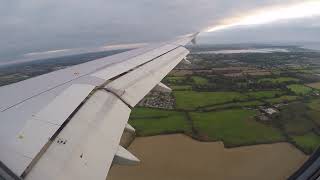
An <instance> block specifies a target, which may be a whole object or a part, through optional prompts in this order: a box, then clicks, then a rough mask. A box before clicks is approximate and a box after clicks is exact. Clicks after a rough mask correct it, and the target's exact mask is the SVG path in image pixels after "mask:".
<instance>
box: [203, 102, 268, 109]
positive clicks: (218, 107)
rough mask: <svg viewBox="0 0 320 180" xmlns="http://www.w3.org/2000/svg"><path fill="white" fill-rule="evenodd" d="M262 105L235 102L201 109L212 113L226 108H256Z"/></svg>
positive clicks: (261, 103) (258, 103)
mask: <svg viewBox="0 0 320 180" xmlns="http://www.w3.org/2000/svg"><path fill="white" fill-rule="evenodd" d="M263 104H264V103H263V102H261V101H247V102H236V103H226V104H222V105H215V106H211V107H205V108H203V109H204V110H206V111H212V110H217V109H227V108H239V107H256V106H260V105H263Z"/></svg>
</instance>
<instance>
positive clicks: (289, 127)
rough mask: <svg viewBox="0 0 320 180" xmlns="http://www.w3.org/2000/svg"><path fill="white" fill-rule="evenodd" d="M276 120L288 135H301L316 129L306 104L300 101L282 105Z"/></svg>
mask: <svg viewBox="0 0 320 180" xmlns="http://www.w3.org/2000/svg"><path fill="white" fill-rule="evenodd" d="M276 122H277V123H280V125H281V126H282V127H283V129H284V131H285V132H286V133H287V134H290V135H301V134H305V133H307V132H309V131H311V130H313V129H317V128H316V124H315V122H314V121H313V120H312V116H311V114H310V111H309V109H308V107H307V105H306V104H304V103H300V102H299V103H292V104H289V105H288V106H284V107H283V109H282V110H281V111H280V114H279V117H278V119H277V120H276Z"/></svg>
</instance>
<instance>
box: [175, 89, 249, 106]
mask: <svg viewBox="0 0 320 180" xmlns="http://www.w3.org/2000/svg"><path fill="white" fill-rule="evenodd" d="M173 94H174V97H175V98H176V107H177V108H178V109H186V110H192V109H195V108H197V107H201V106H208V105H215V104H222V103H227V102H232V101H238V100H245V99H247V96H246V95H243V94H241V93H237V92H195V91H176V92H173Z"/></svg>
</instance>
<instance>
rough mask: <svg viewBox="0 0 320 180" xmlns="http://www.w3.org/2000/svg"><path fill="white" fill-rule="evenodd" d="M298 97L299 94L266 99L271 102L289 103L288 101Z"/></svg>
mask: <svg viewBox="0 0 320 180" xmlns="http://www.w3.org/2000/svg"><path fill="white" fill-rule="evenodd" d="M297 99H298V96H281V97H278V98H272V99H267V100H265V101H266V102H268V103H271V104H277V103H287V102H291V101H295V100H297Z"/></svg>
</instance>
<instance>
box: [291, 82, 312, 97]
mask: <svg viewBox="0 0 320 180" xmlns="http://www.w3.org/2000/svg"><path fill="white" fill-rule="evenodd" d="M287 88H288V89H290V91H292V92H293V93H295V94H296V95H307V94H309V93H311V92H312V88H310V87H307V86H304V85H301V84H292V85H288V86H287Z"/></svg>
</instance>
